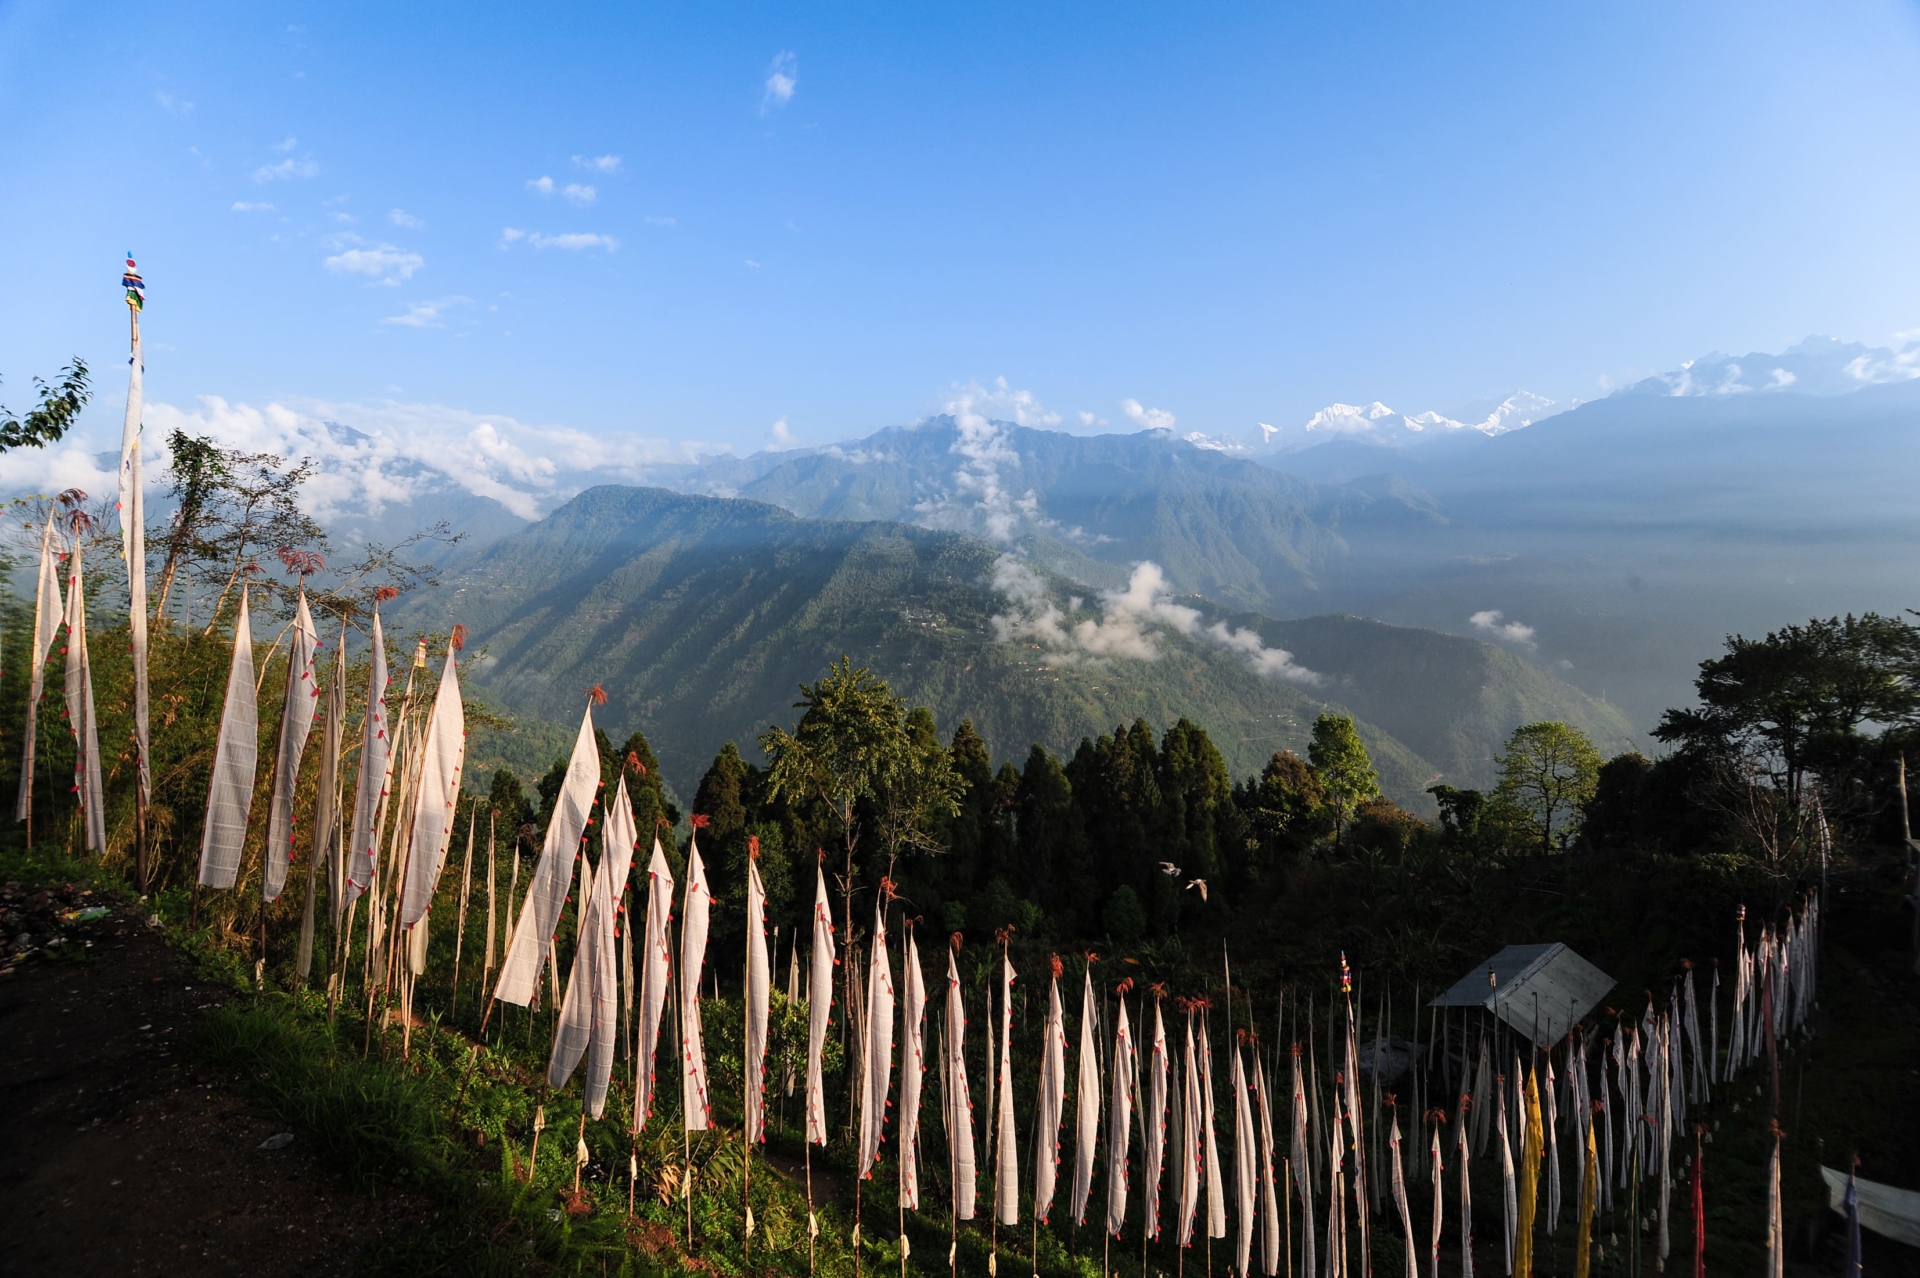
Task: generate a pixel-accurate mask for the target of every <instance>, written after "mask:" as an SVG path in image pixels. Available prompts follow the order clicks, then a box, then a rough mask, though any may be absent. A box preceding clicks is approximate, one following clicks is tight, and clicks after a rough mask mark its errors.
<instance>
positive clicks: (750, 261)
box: [745, 258, 760, 271]
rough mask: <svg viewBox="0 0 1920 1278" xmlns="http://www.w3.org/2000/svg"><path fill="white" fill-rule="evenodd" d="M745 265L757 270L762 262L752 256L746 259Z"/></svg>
mask: <svg viewBox="0 0 1920 1278" xmlns="http://www.w3.org/2000/svg"><path fill="white" fill-rule="evenodd" d="M745 265H746V266H748V267H749V268H751V269H753V270H756V271H757V270H759V269H760V263H758V262H756V261H754V260H753V259H752V258H748V259H746V262H745Z"/></svg>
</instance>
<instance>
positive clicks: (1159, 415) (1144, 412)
mask: <svg viewBox="0 0 1920 1278" xmlns="http://www.w3.org/2000/svg"><path fill="white" fill-rule="evenodd" d="M1120 411H1121V412H1123V413H1125V414H1126V415H1127V416H1128V417H1130V418H1132V419H1133V421H1134V422H1135V423H1136V424H1138V425H1139V426H1140V427H1141V428H1142V429H1144V430H1172V429H1173V426H1174V423H1175V422H1176V421H1178V420H1179V419H1178V418H1176V417H1175V416H1174V415H1173V414H1172V413H1169V412H1168V411H1167V410H1166V409H1164V408H1145V407H1142V406H1141V403H1140V401H1139V400H1137V399H1123V400H1121V401H1120Z"/></svg>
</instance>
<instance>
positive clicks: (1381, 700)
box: [396, 486, 1632, 810]
mask: <svg viewBox="0 0 1920 1278" xmlns="http://www.w3.org/2000/svg"><path fill="white" fill-rule="evenodd" d="M1009 562H1017V561H1010V560H1009V559H1008V558H1007V557H1006V556H1005V555H1004V553H1003V552H1002V551H1001V550H999V549H998V548H996V547H995V546H993V545H990V544H988V543H987V542H985V541H983V540H981V539H978V538H975V537H971V536H966V535H963V534H959V533H953V532H944V531H938V530H932V529H926V528H918V527H912V526H909V525H903V524H899V523H893V522H888V521H846V520H819V519H802V518H799V517H797V516H795V515H793V514H791V513H790V512H788V511H785V510H782V509H779V508H777V507H774V506H770V505H766V504H764V503H761V502H756V501H747V500H740V499H729V498H716V497H702V496H692V495H688V494H684V493H676V492H670V491H667V490H664V489H645V488H624V487H612V486H607V487H600V488H594V489H589V490H588V491H586V492H584V493H582V494H581V495H580V496H578V497H576V498H575V499H574V500H573V501H571V502H569V503H567V504H566V505H564V506H562V507H561V508H560V509H559V510H557V511H555V512H554V513H553V514H552V515H551V516H549V517H548V518H547V519H545V520H542V521H540V522H539V523H536V524H533V525H531V526H529V527H528V528H526V529H524V530H521V531H520V532H517V533H515V534H513V535H512V536H509V537H507V538H504V539H503V540H501V541H500V542H499V543H498V544H497V545H494V546H492V547H490V548H488V549H487V550H486V551H485V552H484V553H482V554H480V555H479V556H477V557H475V558H474V559H473V560H472V561H471V562H469V563H467V564H465V565H462V566H460V567H459V568H458V569H456V570H455V571H454V572H452V573H450V574H449V576H448V578H447V579H446V581H444V582H443V583H442V585H441V586H440V587H439V588H438V589H435V590H432V591H428V592H423V593H422V594H421V595H420V596H419V597H418V598H417V599H414V600H411V601H410V602H409V603H408V604H407V606H406V607H405V608H404V609H401V610H399V612H398V613H397V614H396V623H397V624H417V625H421V626H423V627H444V626H446V625H450V624H452V623H453V622H455V621H458V622H463V623H465V624H466V625H467V626H469V627H470V628H471V630H472V632H473V642H474V643H475V644H477V645H478V646H479V648H481V649H483V650H484V651H483V655H482V656H481V658H480V659H478V660H476V661H475V662H474V663H473V664H472V665H471V666H470V668H469V678H470V680H471V681H472V683H473V684H474V686H475V687H476V688H477V689H478V690H479V691H480V692H481V694H482V695H483V696H485V697H487V698H489V699H491V700H493V701H496V702H497V703H499V704H500V705H502V706H503V707H505V708H506V709H508V710H509V711H511V712H513V713H515V714H517V715H520V716H523V717H526V718H530V719H533V720H538V721H543V722H548V723H564V722H567V721H570V720H571V719H572V718H573V716H574V715H575V714H577V712H578V709H577V708H578V706H579V705H580V704H581V701H580V698H581V696H582V694H583V693H584V692H585V690H586V689H587V688H588V687H590V686H592V685H594V684H596V683H597V684H600V685H602V686H603V687H604V688H605V690H606V692H607V693H608V696H609V698H610V703H609V705H608V707H607V709H606V711H605V712H604V713H603V715H602V716H601V718H602V719H603V720H604V721H605V722H607V723H611V724H615V725H630V726H632V727H637V728H639V729H641V730H642V731H644V732H645V733H646V734H647V735H648V737H649V739H650V740H652V742H653V743H654V745H655V748H656V750H657V751H658V754H659V756H660V759H661V763H662V766H663V768H664V769H665V771H666V773H667V776H668V778H669V779H670V780H671V781H672V782H673V784H674V785H675V786H676V787H677V788H679V789H680V790H681V791H682V792H683V793H691V790H692V786H693V783H694V782H695V780H697V778H698V777H699V775H700V773H701V771H702V770H703V769H704V768H705V767H706V765H707V763H708V762H709V761H710V760H711V759H712V757H713V755H714V754H715V752H716V751H717V750H718V749H719V748H720V746H721V745H722V744H723V743H725V742H726V741H728V740H732V741H735V742H737V743H739V744H740V746H741V747H742V749H743V751H746V752H748V753H749V754H750V755H751V754H752V753H753V744H752V743H753V741H754V739H755V738H756V737H757V736H758V734H759V733H760V732H761V731H763V730H764V729H765V728H766V727H767V726H768V725H770V724H772V723H776V722H779V723H785V722H786V721H787V720H788V719H789V717H790V714H791V712H790V710H789V706H790V703H791V702H792V701H793V698H794V694H795V690H796V688H797V685H798V684H799V683H801V682H803V681H810V680H812V679H814V678H816V677H817V676H818V675H819V673H820V672H821V671H822V670H823V669H824V668H825V667H826V665H827V663H828V662H829V661H831V660H832V659H833V658H835V657H837V656H839V655H841V654H842V653H847V654H850V655H852V656H853V657H854V659H855V660H856V661H858V662H861V663H864V664H867V665H870V666H872V667H873V669H874V670H875V671H876V673H878V674H880V675H881V676H883V677H885V678H886V679H888V680H889V681H890V682H891V683H892V684H893V686H894V687H895V688H896V690H898V691H899V692H900V693H901V695H903V696H904V697H906V698H907V699H908V700H909V701H910V702H912V703H914V704H917V705H926V706H928V707H929V708H931V709H932V710H933V711H934V713H935V715H936V717H937V719H938V721H939V723H940V724H941V726H942V728H943V730H946V731H951V730H952V728H953V727H954V726H955V725H957V724H958V723H959V721H960V720H961V719H962V718H971V719H972V720H973V721H974V723H975V725H976V727H977V728H978V729H979V731H980V733H981V735H982V736H983V737H984V738H985V739H986V741H987V743H988V746H989V748H990V749H991V751H992V752H993V754H994V756H995V758H997V759H1000V758H1013V759H1018V758H1021V757H1024V755H1025V753H1026V750H1027V748H1028V747H1029V746H1030V745H1031V744H1033V743H1036V742H1038V743H1041V744H1044V745H1046V746H1048V747H1049V748H1051V749H1054V750H1056V751H1067V750H1071V749H1072V748H1073V746H1074V744H1075V743H1076V742H1077V741H1078V740H1079V739H1080V738H1082V737H1084V736H1095V735H1098V734H1099V733H1101V732H1105V731H1111V730H1112V729H1113V728H1114V727H1115V726H1116V725H1121V724H1126V723H1130V722H1132V721H1133V720H1135V719H1137V718H1144V719H1145V720H1146V721H1147V722H1149V723H1151V724H1154V725H1157V726H1160V727H1164V726H1166V725H1168V724H1171V723H1173V722H1174V721H1176V720H1177V719H1179V718H1180V717H1182V716H1185V717H1187V718H1189V719H1191V720H1193V721H1194V722H1196V723H1198V724H1200V725H1202V726H1203V727H1205V728H1206V729H1207V730H1208V731H1209V732H1210V733H1211V734H1212V736H1213V738H1214V740H1215V741H1216V743H1217V744H1218V745H1219V747H1220V749H1221V751H1222V753H1223V754H1224V755H1225V757H1226V760H1227V762H1228V765H1229V767H1230V768H1231V769H1232V771H1233V772H1234V774H1235V775H1237V776H1246V775H1250V774H1252V773H1253V772H1255V771H1257V770H1258V768H1259V767H1260V765H1261V764H1262V763H1263V762H1264V761H1265V759H1266V758H1267V757H1268V756H1270V755H1271V754H1272V753H1273V752H1274V751H1275V750H1277V749H1282V748H1289V749H1294V750H1301V749H1304V746H1305V742H1306V740H1307V737H1308V734H1309V731H1310V729H1311V726H1312V723H1313V720H1314V718H1315V717H1316V716H1317V715H1318V714H1319V713H1321V711H1323V710H1325V709H1328V708H1336V709H1341V710H1343V711H1346V712H1350V713H1354V714H1356V715H1357V717H1358V718H1359V720H1360V721H1361V729H1362V733H1363V735H1364V736H1365V737H1366V739H1367V744H1368V747H1369V749H1370V750H1371V751H1372V753H1373V756H1374V758H1375V761H1376V763H1377V765H1378V766H1379V768H1380V771H1381V776H1382V783H1383V787H1384V788H1385V789H1386V791H1387V792H1388V793H1389V794H1390V795H1391V796H1393V797H1394V798H1396V799H1397V800H1398V801H1400V802H1402V803H1404V804H1408V805H1411V806H1416V807H1418V808H1420V809H1422V810H1424V809H1425V808H1426V807H1427V806H1429V805H1428V803H1427V800H1426V797H1425V795H1424V794H1423V793H1422V792H1423V791H1424V789H1425V787H1426V786H1428V785H1432V784H1434V783H1435V782H1437V781H1441V780H1446V781H1449V782H1453V783H1458V784H1485V783H1486V782H1488V781H1489V780H1490V778H1491V760H1492V757H1493V755H1494V754H1495V753H1496V752H1497V751H1498V749H1499V747H1500V744H1501V743H1502V742H1503V741H1504V740H1505V738H1506V735H1507V733H1508V732H1510V731H1511V730H1512V728H1513V727H1515V726H1516V725H1517V724H1519V723H1521V722H1525V721H1528V720H1529V719H1537V718H1546V717H1553V718H1566V719H1568V720H1569V721H1572V722H1575V723H1576V724H1578V725H1579V726H1581V727H1583V728H1584V729H1585V730H1587V731H1588V732H1589V733H1591V734H1592V735H1593V736H1594V737H1595V738H1596V739H1598V740H1600V741H1602V742H1605V743H1608V744H1610V745H1624V744H1626V743H1628V742H1629V741H1630V740H1631V735H1632V734H1631V730H1630V728H1629V726H1628V725H1627V724H1626V722H1625V721H1624V720H1623V719H1622V718H1621V717H1620V716H1619V715H1618V714H1617V713H1615V712H1613V711H1612V710H1611V709H1610V708H1609V707H1606V706H1604V705H1603V704H1601V703H1598V702H1595V701H1593V700H1592V699H1590V698H1588V697H1586V696H1585V695H1584V694H1582V693H1580V692H1578V691H1577V690H1575V689H1573V688H1571V687H1568V686H1567V685H1564V684H1561V683H1559V682H1557V681H1555V680H1553V679H1552V678H1550V677H1549V676H1547V675H1545V674H1544V673H1542V672H1540V671H1538V670H1536V669H1534V668H1533V667H1531V666H1528V665H1526V663H1524V662H1520V661H1518V660H1516V659H1514V658H1512V657H1510V656H1508V655H1507V654H1505V653H1502V652H1500V651H1499V650H1497V649H1495V648H1493V647H1491V646H1490V645H1487V644H1482V643H1478V642H1476V641H1473V640H1466V639H1460V638H1457V637H1454V636H1448V635H1443V634H1440V633H1438V632H1434V631H1424V630H1414V629H1408V628H1403V627H1393V626H1387V625H1383V624H1381V623H1377V622H1370V621H1365V620H1362V619H1359V618H1353V617H1320V618H1312V619H1308V620H1304V621H1290V622H1283V621H1276V620H1274V619H1272V618H1266V617H1259V616H1256V615H1252V614H1239V613H1229V612H1226V611H1223V610H1220V609H1218V608H1216V607H1214V606H1212V605H1209V604H1207V603H1206V601H1204V600H1199V599H1191V598H1182V599H1180V600H1178V601H1177V602H1175V601H1173V600H1172V599H1170V598H1167V597H1164V596H1156V597H1155V599H1154V600H1152V601H1151V606H1152V607H1156V608H1160V609H1162V610H1164V611H1166V612H1167V613H1169V614H1172V615H1175V616H1176V619H1177V620H1178V619H1181V618H1183V617H1184V614H1185V613H1186V612H1191V613H1192V614H1193V616H1194V618H1195V619H1194V620H1193V621H1192V622H1191V623H1190V624H1189V625H1188V627H1187V632H1185V633H1183V632H1182V631H1180V630H1179V629H1177V628H1173V627H1168V626H1161V627H1158V628H1152V627H1150V626H1149V627H1148V628H1146V629H1141V630H1139V631H1138V632H1137V633H1134V632H1129V631H1126V630H1125V626H1126V624H1128V622H1129V617H1128V616H1127V615H1123V614H1121V613H1120V612H1118V611H1116V609H1118V607H1119V605H1118V604H1116V603H1115V602H1114V600H1113V598H1111V597H1105V596H1103V597H1102V600H1101V601H1099V603H1098V604H1097V605H1096V604H1092V603H1089V602H1088V601H1087V600H1085V599H1078V600H1076V599H1074V598H1073V597H1072V596H1071V595H1069V594H1068V593H1067V591H1068V589H1069V587H1068V586H1067V585H1065V584H1064V583H1061V582H1059V581H1057V580H1050V579H1046V578H1044V577H1043V576H1042V575H1041V574H1038V573H1033V572H1032V570H1031V569H1026V570H1025V571H1026V572H1027V573H1029V575H1030V579H1031V582H1037V583H1041V584H1043V585H1044V586H1045V591H1046V604H1047V605H1048V606H1052V607H1055V608H1058V609H1061V610H1063V611H1062V614H1061V615H1062V617H1063V618H1064V622H1063V624H1064V625H1065V626H1066V627H1067V628H1069V629H1070V628H1071V627H1072V626H1074V625H1086V626H1091V627H1094V628H1095V631H1096V632H1098V633H1097V634H1095V632H1088V633H1090V634H1094V637H1095V638H1096V639H1097V638H1098V637H1099V636H1100V635H1106V636H1107V637H1109V638H1111V636H1112V635H1114V634H1116V633H1118V634H1120V635H1121V637H1122V638H1123V639H1126V640H1128V641H1129V642H1132V643H1133V648H1132V649H1126V646H1125V644H1122V645H1121V647H1120V648H1119V649H1116V650H1115V651H1113V652H1110V653H1108V654H1106V655H1101V654H1100V653H1098V652H1095V651H1093V650H1086V649H1080V648H1073V647H1067V648H1063V647H1061V646H1059V644H1058V643H1050V642H1048V641H1046V640H1045V637H1044V635H1043V634H1042V633H1041V632H1039V631H1026V630H1022V629H1021V625H1022V624H1024V623H1023V622H1022V621H1021V618H1022V609H1023V608H1026V609H1032V608H1034V607H1038V606H1041V605H1039V604H1036V603H1035V602H1034V601H1033V600H1032V599H1031V598H1029V599H1027V600H1025V601H1024V602H1022V601H1021V600H1020V599H1016V598H1015V597H1013V596H1012V595H1010V594H1009V593H1008V591H1009V589H1010V588H1011V587H1009V585H1008V583H1007V581H1006V580H1005V577H1004V574H1005V573H1006V572H1007V571H1008V569H1007V567H1006V565H1007V564H1008V563H1009ZM1029 588H1030V587H1029ZM1055 601H1057V602H1055ZM1096 607H1098V608H1104V609H1105V610H1106V611H1104V612H1100V611H1096ZM1076 609H1077V610H1076ZM1076 618H1077V620H1076ZM1149 620H1150V619H1149ZM1140 624H1142V625H1146V623H1140ZM1210 625H1214V626H1223V627H1226V632H1227V633H1229V634H1234V635H1237V636H1239V640H1238V641H1239V642H1241V643H1242V647H1240V648H1235V647H1231V646H1228V644H1227V643H1225V642H1223V641H1218V640H1215V639H1212V638H1209V637H1208V635H1209V632H1208V630H1207V628H1206V627H1208V626H1210ZM1115 627H1119V628H1120V629H1119V630H1116V629H1115ZM1256 634H1257V635H1259V636H1261V637H1262V640H1264V642H1265V643H1266V644H1267V645H1268V649H1267V651H1268V655H1269V659H1270V661H1271V658H1272V656H1273V652H1274V649H1275V648H1276V647H1289V648H1293V649H1294V650H1295V656H1296V658H1297V659H1298V668H1296V669H1294V670H1292V671H1290V672H1289V675H1288V676H1287V677H1276V675H1275V674H1273V673H1261V671H1260V670H1258V669H1256V668H1255V664H1254V663H1253V662H1251V661H1250V660H1249V659H1248V657H1247V650H1246V647H1245V645H1246V644H1248V643H1254V646H1256V647H1257V646H1259V645H1258V643H1255V641H1254V640H1253V639H1252V636H1253V635H1256ZM1143 644H1144V647H1143V646H1142V645H1143ZM1140 651H1151V652H1152V654H1153V655H1152V656H1151V657H1143V656H1140V655H1138V654H1139V652H1140ZM1129 652H1131V653H1132V655H1129ZM1309 654H1310V655H1309ZM1282 655H1284V654H1282ZM1412 740H1418V741H1419V742H1420V743H1421V744H1420V745H1419V746H1414V745H1412V744H1410V741H1412Z"/></svg>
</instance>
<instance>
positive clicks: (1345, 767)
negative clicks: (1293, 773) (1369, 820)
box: [1307, 712, 1380, 845]
mask: <svg viewBox="0 0 1920 1278" xmlns="http://www.w3.org/2000/svg"><path fill="white" fill-rule="evenodd" d="M1307 762H1308V763H1309V764H1311V765H1312V767H1313V774H1314V777H1315V778H1316V779H1317V780H1318V781H1319V782H1320V791H1321V794H1322V795H1323V796H1324V797H1323V799H1322V800H1321V801H1322V802H1323V803H1324V804H1325V805H1326V809H1327V812H1328V813H1329V814H1330V815H1331V816H1332V817H1333V839H1334V843H1335V844H1336V845H1337V844H1338V843H1339V842H1340V840H1341V836H1342V834H1343V833H1344V831H1345V829H1346V825H1347V822H1348V821H1350V820H1351V819H1352V818H1353V813H1354V809H1355V808H1357V807H1358V806H1359V805H1360V804H1361V803H1362V802H1363V801H1365V800H1367V799H1371V798H1373V797H1374V796H1375V795H1377V794H1379V793H1380V777H1379V774H1378V773H1376V772H1375V771H1374V770H1373V760H1372V759H1370V758H1368V757H1367V747H1366V745H1365V743H1364V742H1362V741H1361V740H1360V733H1359V730H1358V729H1356V728H1355V727H1354V723H1353V719H1352V718H1351V717H1349V716H1347V715H1342V714H1333V713H1331V712H1328V713H1326V714H1322V715H1321V716H1320V717H1319V718H1317V719H1315V720H1314V721H1313V742H1312V744H1310V745H1309V746H1308V747H1307Z"/></svg>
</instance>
